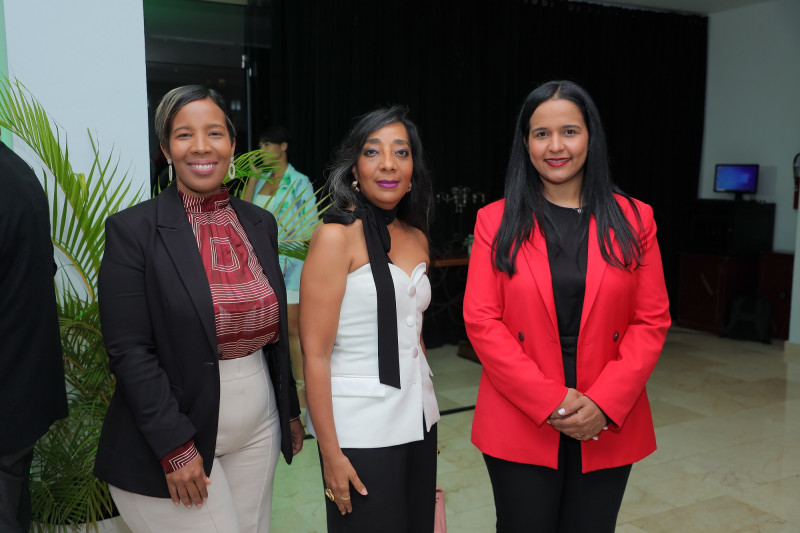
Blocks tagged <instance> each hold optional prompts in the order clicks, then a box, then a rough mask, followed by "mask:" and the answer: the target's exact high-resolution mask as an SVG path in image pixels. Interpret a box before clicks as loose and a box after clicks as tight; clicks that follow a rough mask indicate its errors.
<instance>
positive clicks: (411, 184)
mask: <svg viewBox="0 0 800 533" xmlns="http://www.w3.org/2000/svg"><path fill="white" fill-rule="evenodd" d="M413 185H414V184H413V183H409V184H408V190H407V191H406V194H408V193H410V192H411V187H412V186H413Z"/></svg>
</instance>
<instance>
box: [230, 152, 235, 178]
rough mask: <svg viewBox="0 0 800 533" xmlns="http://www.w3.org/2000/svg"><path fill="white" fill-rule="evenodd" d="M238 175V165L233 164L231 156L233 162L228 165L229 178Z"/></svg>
mask: <svg viewBox="0 0 800 533" xmlns="http://www.w3.org/2000/svg"><path fill="white" fill-rule="evenodd" d="M235 177H236V165H234V164H233V158H232V157H231V164H230V165H228V179H233V178H235Z"/></svg>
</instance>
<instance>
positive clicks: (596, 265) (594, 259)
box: [580, 217, 608, 331]
mask: <svg viewBox="0 0 800 533" xmlns="http://www.w3.org/2000/svg"><path fill="white" fill-rule="evenodd" d="M607 266H608V263H606V261H605V259H603V256H602V254H601V253H600V246H599V245H598V242H597V221H596V220H595V219H594V217H592V218H591V220H590V221H589V252H588V254H587V258H586V290H585V291H584V295H583V310H582V311H581V329H580V331H583V326H584V325H585V324H586V319H587V317H588V316H589V311H591V310H592V305H594V301H595V299H596V298H597V291H599V290H600V281H601V280H602V279H603V274H605V272H606V267H607Z"/></svg>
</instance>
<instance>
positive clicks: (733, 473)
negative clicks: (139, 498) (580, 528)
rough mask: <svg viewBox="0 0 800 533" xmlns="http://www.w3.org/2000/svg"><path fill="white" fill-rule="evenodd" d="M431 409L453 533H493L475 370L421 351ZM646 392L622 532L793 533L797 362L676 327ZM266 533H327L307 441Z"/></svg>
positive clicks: (799, 450)
mask: <svg viewBox="0 0 800 533" xmlns="http://www.w3.org/2000/svg"><path fill="white" fill-rule="evenodd" d="M429 361H430V365H431V367H432V368H433V372H434V374H435V377H434V384H435V387H436V392H437V397H438V399H439V406H440V409H441V410H442V411H443V413H446V414H444V415H443V416H442V419H441V421H440V423H439V449H440V451H441V455H440V457H439V470H438V483H439V485H440V486H442V487H443V488H444V490H445V493H446V498H445V500H446V503H447V505H446V507H447V525H448V528H449V531H450V532H451V533H461V532H464V533H468V532H476V533H489V532H492V531H494V503H493V500H492V493H491V487H490V485H489V479H488V476H487V474H486V468H485V466H484V463H483V459H482V458H481V455H480V453H479V452H478V450H477V449H476V448H475V447H474V446H473V445H472V444H471V443H470V441H469V432H470V425H471V422H472V411H471V410H470V409H469V407H470V406H472V405H474V403H475V398H476V394H477V384H478V377H479V375H480V365H479V364H478V363H475V362H473V361H470V360H467V359H463V358H461V357H458V356H457V355H456V347H455V346H449V345H446V346H442V347H439V348H434V349H431V350H429ZM648 391H649V395H650V399H651V403H652V408H653V417H654V420H655V425H656V435H657V438H658V450H657V451H656V452H655V453H654V454H652V455H651V456H650V457H648V458H646V459H645V460H643V461H641V462H639V463H638V464H636V465H635V466H634V468H633V471H632V473H631V477H630V481H629V483H628V488H627V491H626V493H625V498H624V500H623V503H622V509H621V510H620V515H619V520H618V525H617V531H618V532H621V533H641V532H648V533H662V532H663V533H667V532H669V533H673V532H681V533H691V532H703V533H706V532H794V533H796V532H798V531H800V356H797V355H794V354H789V353H784V351H783V346H782V342H780V341H774V342H773V344H772V345H766V344H759V343H754V342H748V341H735V340H731V339H724V338H719V337H716V336H713V335H708V334H705V333H699V332H694V331H690V330H682V329H679V328H673V329H672V330H670V333H669V335H668V338H667V344H666V346H665V349H664V352H663V354H662V356H661V359H660V361H659V363H658V365H657V366H656V369H655V372H654V373H653V376H652V377H651V379H650V382H649V385H648ZM274 494H275V496H274V502H273V513H272V532H273V533H290V532H291V533H312V532H319V533H322V532H324V531H325V518H324V501H323V494H322V485H321V476H320V468H319V461H318V456H317V450H316V443H315V442H314V441H313V439H308V440H306V448H305V449H304V450H303V452H301V453H300V454H299V455H298V456H297V457H295V461H294V463H293V464H292V466H287V465H286V464H285V463H283V462H281V463H280V464H279V466H278V471H277V473H276V477H275V492H274Z"/></svg>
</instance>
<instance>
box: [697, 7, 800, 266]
mask: <svg viewBox="0 0 800 533" xmlns="http://www.w3.org/2000/svg"><path fill="white" fill-rule="evenodd" d="M798 152H800V2H798V1H797V0H773V1H771V2H764V3H760V4H756V5H753V6H749V7H743V8H739V9H731V10H728V11H722V12H720V13H715V14H713V15H711V16H710V17H709V41H708V77H707V89H706V115H705V135H704V140H703V157H702V166H701V179H700V186H699V191H698V193H699V196H700V197H701V198H720V199H730V198H731V195H730V194H725V193H715V192H713V190H714V186H713V176H714V165H715V164H716V163H758V164H759V165H760V175H759V191H758V194H757V195H756V199H757V200H761V201H765V202H774V203H775V204H776V217H775V237H774V241H773V249H774V250H775V251H785V252H793V251H794V250H795V248H796V244H795V234H796V232H797V220H798V217H797V211H795V210H794V209H793V208H792V195H793V191H794V182H793V173H792V160H793V159H794V155H795V154H796V153H798ZM795 279H800V277H798V276H795Z"/></svg>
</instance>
